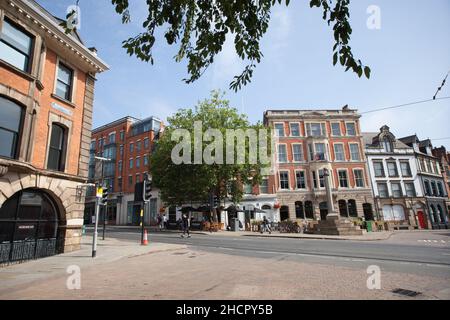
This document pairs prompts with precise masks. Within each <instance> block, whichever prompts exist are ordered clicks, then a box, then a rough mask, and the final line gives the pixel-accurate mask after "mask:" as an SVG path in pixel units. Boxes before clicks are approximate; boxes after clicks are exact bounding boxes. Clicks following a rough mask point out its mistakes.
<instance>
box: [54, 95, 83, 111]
mask: <svg viewBox="0 0 450 320" xmlns="http://www.w3.org/2000/svg"><path fill="white" fill-rule="evenodd" d="M51 97H52V98H53V99H56V100H58V101H60V102H63V103H64V104H66V105H68V106H70V107H72V108H74V109H75V108H76V107H77V106H76V105H75V104H74V103H73V102H72V101H69V100H66V99H64V98H61V97H60V96H57V95H56V94H54V93H52V94H51Z"/></svg>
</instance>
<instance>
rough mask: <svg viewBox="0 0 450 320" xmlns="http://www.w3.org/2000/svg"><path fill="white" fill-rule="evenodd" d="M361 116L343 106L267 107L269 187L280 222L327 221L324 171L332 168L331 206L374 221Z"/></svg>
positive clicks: (343, 213)
mask: <svg viewBox="0 0 450 320" xmlns="http://www.w3.org/2000/svg"><path fill="white" fill-rule="evenodd" d="M359 118H360V115H359V114H358V113H357V111H356V110H352V109H349V108H348V107H347V106H346V107H344V108H343V109H342V110H268V111H266V112H265V113H264V124H265V125H266V126H267V127H270V128H272V129H273V130H274V131H275V136H276V138H277V141H276V153H277V155H276V156H277V164H276V166H275V168H273V172H274V174H275V179H274V185H273V188H274V189H275V190H276V195H277V200H278V202H279V207H280V220H286V219H307V220H319V219H325V218H326V216H327V214H328V208H327V198H326V192H325V181H324V169H328V171H329V172H330V178H329V179H330V185H331V186H332V193H333V201H334V205H335V208H338V209H339V213H340V215H341V216H342V217H363V216H365V218H366V219H370V220H372V219H373V198H372V190H371V187H370V180H369V178H368V173H367V167H366V159H365V155H364V144H363V140H362V136H361V131H360V126H359Z"/></svg>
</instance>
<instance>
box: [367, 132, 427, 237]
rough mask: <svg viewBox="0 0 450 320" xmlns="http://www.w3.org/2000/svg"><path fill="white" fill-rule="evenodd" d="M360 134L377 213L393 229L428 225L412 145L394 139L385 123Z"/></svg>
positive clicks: (424, 227) (422, 227) (425, 226)
mask: <svg viewBox="0 0 450 320" xmlns="http://www.w3.org/2000/svg"><path fill="white" fill-rule="evenodd" d="M363 137H364V143H365V148H366V157H367V163H368V167H369V174H370V178H371V183H372V188H373V193H374V200H375V211H376V216H377V217H378V218H379V219H380V220H384V221H385V222H387V224H388V227H389V228H392V229H402V228H407V229H416V228H420V229H426V228H428V227H429V226H431V221H430V220H429V219H428V215H427V214H426V213H427V205H426V200H425V197H424V192H423V188H422V181H421V179H420V176H419V168H418V167H417V162H416V154H415V151H414V148H412V147H409V146H408V145H406V144H404V143H403V142H402V141H400V140H398V139H396V138H395V135H394V134H393V133H392V132H391V131H390V129H389V127H388V126H386V125H385V126H383V127H381V128H380V131H379V132H378V133H377V132H375V133H363Z"/></svg>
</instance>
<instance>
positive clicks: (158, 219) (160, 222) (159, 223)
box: [156, 215, 163, 231]
mask: <svg viewBox="0 0 450 320" xmlns="http://www.w3.org/2000/svg"><path fill="white" fill-rule="evenodd" d="M156 223H157V226H158V228H159V231H162V228H163V223H162V217H161V215H158V217H157V218H156Z"/></svg>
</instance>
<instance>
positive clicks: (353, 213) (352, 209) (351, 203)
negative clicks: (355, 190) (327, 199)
mask: <svg viewBox="0 0 450 320" xmlns="http://www.w3.org/2000/svg"><path fill="white" fill-rule="evenodd" d="M348 215H349V216H350V217H353V218H356V217H358V209H357V208H356V201H355V200H353V199H350V200H348Z"/></svg>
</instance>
